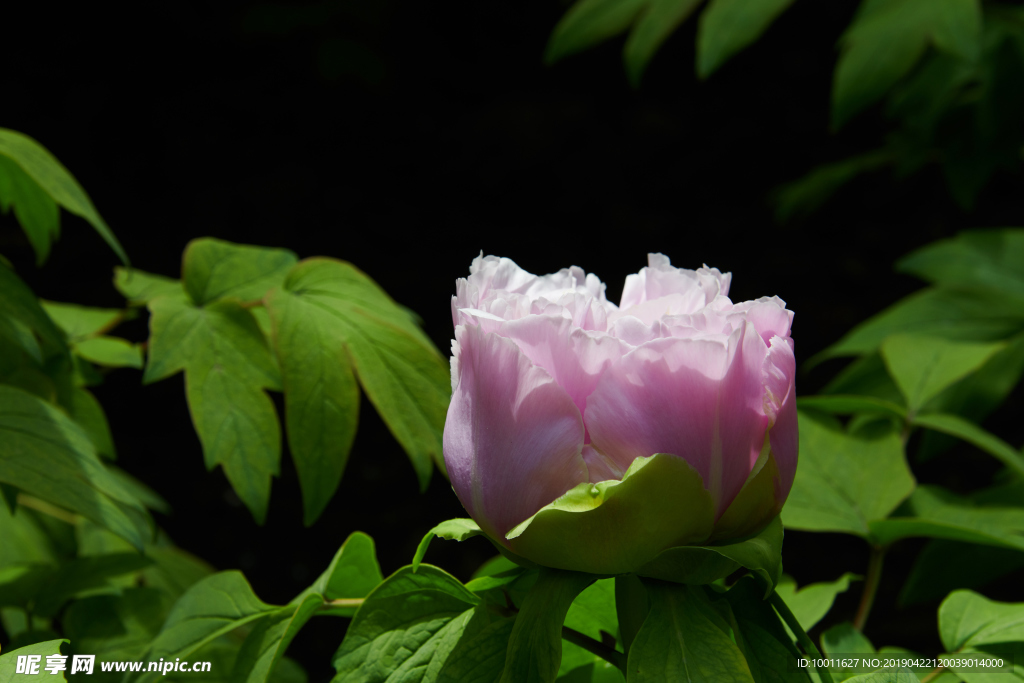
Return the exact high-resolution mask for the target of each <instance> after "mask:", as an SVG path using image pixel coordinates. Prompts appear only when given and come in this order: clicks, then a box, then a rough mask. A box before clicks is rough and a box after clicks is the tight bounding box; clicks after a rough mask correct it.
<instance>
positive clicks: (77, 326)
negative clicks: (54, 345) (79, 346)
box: [39, 300, 125, 342]
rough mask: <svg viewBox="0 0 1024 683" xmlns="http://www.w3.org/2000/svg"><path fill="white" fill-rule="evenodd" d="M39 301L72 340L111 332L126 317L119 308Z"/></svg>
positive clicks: (75, 340)
mask: <svg viewBox="0 0 1024 683" xmlns="http://www.w3.org/2000/svg"><path fill="white" fill-rule="evenodd" d="M39 303H40V304H41V305H42V307H43V310H45V311H46V314H47V315H48V316H50V318H51V319H52V320H53V321H54V322H55V323H57V327H59V328H60V329H62V330H63V331H64V333H65V334H66V335H67V336H68V340H69V341H71V342H77V341H79V340H82V339H86V338H88V337H94V336H96V335H99V334H103V333H104V332H109V331H110V330H111V329H113V328H114V327H115V326H116V325H117V324H118V323H119V322H121V321H122V320H123V319H124V313H125V312H124V311H122V310H121V309H119V308H94V307H92V306H79V305H78V304H66V303H60V302H58V301H42V300H40V302H39Z"/></svg>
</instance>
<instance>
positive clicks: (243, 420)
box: [144, 296, 281, 522]
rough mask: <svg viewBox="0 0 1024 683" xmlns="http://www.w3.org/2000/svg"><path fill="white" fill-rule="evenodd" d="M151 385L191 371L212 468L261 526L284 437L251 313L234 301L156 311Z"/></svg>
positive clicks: (170, 300)
mask: <svg viewBox="0 0 1024 683" xmlns="http://www.w3.org/2000/svg"><path fill="white" fill-rule="evenodd" d="M149 307H150V311H151V312H152V318H151V319H150V345H149V360H148V364H147V366H146V371H145V375H144V381H145V382H153V381H156V380H159V379H163V378H165V377H168V376H170V375H172V374H174V373H176V372H178V371H179V370H184V371H185V388H186V395H187V397H188V403H189V411H190V412H191V414H192V422H193V424H194V425H195V427H196V432H197V433H198V434H199V440H200V442H202V444H203V455H204V457H205V461H206V466H207V467H208V468H213V467H214V466H216V465H218V464H220V465H222V466H223V467H224V473H225V474H226V475H227V477H228V480H229V481H230V482H231V485H232V486H233V487H234V489H235V491H236V492H237V493H238V496H239V498H241V499H242V501H243V502H244V503H245V504H246V506H247V507H248V508H249V510H250V511H251V512H252V514H253V516H254V517H255V518H256V520H257V521H258V522H262V520H263V519H264V517H265V515H266V511H267V504H268V501H269V498H270V480H271V477H273V476H276V475H277V474H278V468H279V465H280V459H281V432H280V426H279V424H278V421H277V413H276V412H275V410H274V405H273V403H272V402H271V401H270V398H269V397H268V396H267V394H266V393H265V392H264V389H265V388H272V389H276V388H279V387H280V379H279V376H278V371H277V368H276V367H275V365H274V360H273V357H272V356H271V355H270V350H269V349H268V348H267V344H266V340H265V338H264V336H263V333H262V332H261V331H260V329H259V327H258V326H257V325H256V321H255V320H254V319H253V317H252V315H251V314H250V313H249V311H247V310H246V309H245V308H243V307H242V306H240V305H239V304H237V303H234V302H231V301H220V302H215V303H212V304H209V305H207V306H204V307H201V308H200V307H196V306H194V305H192V304H191V303H189V302H188V301H185V300H184V299H180V298H177V297H167V296H164V297H158V298H156V299H154V300H152V301H151V302H150V304H149Z"/></svg>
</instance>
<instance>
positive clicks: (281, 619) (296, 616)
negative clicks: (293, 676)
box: [231, 595, 323, 683]
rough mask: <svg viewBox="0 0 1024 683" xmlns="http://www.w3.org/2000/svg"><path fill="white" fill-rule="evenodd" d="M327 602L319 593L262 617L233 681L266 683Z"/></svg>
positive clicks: (241, 652)
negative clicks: (294, 641)
mask: <svg viewBox="0 0 1024 683" xmlns="http://www.w3.org/2000/svg"><path fill="white" fill-rule="evenodd" d="M321 605H323V600H321V599H320V597H319V596H317V595H308V596H306V598H305V599H303V600H302V601H301V602H299V603H297V604H294V605H289V606H288V607H285V608H282V609H280V610H278V611H277V612H272V613H270V614H268V615H266V616H265V617H262V618H261V619H259V620H258V621H257V622H256V623H255V624H254V625H253V628H252V631H250V632H249V635H248V636H246V638H245V642H244V643H242V648H241V649H240V650H239V652H238V657H237V659H236V660H235V666H234V669H233V670H232V672H231V680H232V681H233V682H234V683H264V682H265V681H268V680H269V679H270V676H271V674H272V673H273V671H274V669H275V667H276V666H277V665H278V663H279V662H280V661H281V659H282V658H283V657H284V653H285V651H286V650H287V649H288V645H290V644H291V642H292V640H293V639H294V638H295V636H296V635H297V634H298V632H299V630H300V629H301V628H302V627H303V626H304V625H305V624H306V622H307V621H309V619H310V617H312V616H313V614H314V613H315V612H316V611H317V609H319V608H320V606H321Z"/></svg>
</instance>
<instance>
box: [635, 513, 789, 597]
mask: <svg viewBox="0 0 1024 683" xmlns="http://www.w3.org/2000/svg"><path fill="white" fill-rule="evenodd" d="M782 535H783V528H782V521H781V520H780V519H779V518H778V517H776V518H775V519H773V520H772V522H771V523H770V524H769V525H768V526H767V527H765V528H764V530H763V531H761V533H759V534H758V535H757V536H754V537H753V538H749V539H747V540H745V541H740V542H739V543H731V544H729V545H709V546H679V547H675V548H669V549H668V550H665V551H662V552H661V553H660V554H659V555H658V556H657V557H656V558H654V559H653V560H652V561H651V562H648V563H647V564H646V565H644V566H643V567H641V568H640V569H638V570H637V572H636V573H637V574H639V575H640V576H646V577H651V578H655V579H661V580H663V581H675V582H677V583H688V584H694V585H700V584H706V583H711V582H712V581H714V580H716V579H720V578H723V577H726V576H728V575H729V574H732V573H733V572H734V571H736V570H737V569H739V568H740V567H746V568H747V569H750V570H751V571H753V572H756V573H757V574H760V575H761V576H762V577H763V578H764V580H765V581H767V582H768V585H769V586H774V585H775V584H776V583H777V582H778V580H779V576H780V574H781V573H782ZM765 597H767V596H765Z"/></svg>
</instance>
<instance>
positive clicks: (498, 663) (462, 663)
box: [421, 605, 513, 683]
mask: <svg viewBox="0 0 1024 683" xmlns="http://www.w3.org/2000/svg"><path fill="white" fill-rule="evenodd" d="M512 628H513V621H512V620H511V619H504V618H501V617H499V616H497V615H495V614H494V613H493V612H492V611H491V610H490V609H488V608H487V607H485V606H484V605H477V606H476V607H474V608H473V610H472V612H471V613H470V616H469V620H468V621H467V622H465V627H464V628H462V633H461V634H460V637H459V639H458V641H457V642H456V643H455V644H454V647H451V649H450V651H449V652H448V653H447V656H446V657H445V658H444V664H442V665H441V669H440V671H438V672H437V676H436V677H435V678H433V679H432V674H433V671H434V669H433V668H431V667H428V668H427V670H426V672H425V673H424V676H423V678H422V679H421V680H422V683H430V681H431V680H433V681H436V683H494V681H496V680H498V677H499V676H500V675H501V671H502V669H503V668H504V666H505V651H506V649H507V648H508V640H509V636H511V634H512ZM449 645H450V640H449V642H448V643H446V649H447V647H448V646H449ZM439 649H440V648H439Z"/></svg>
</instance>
